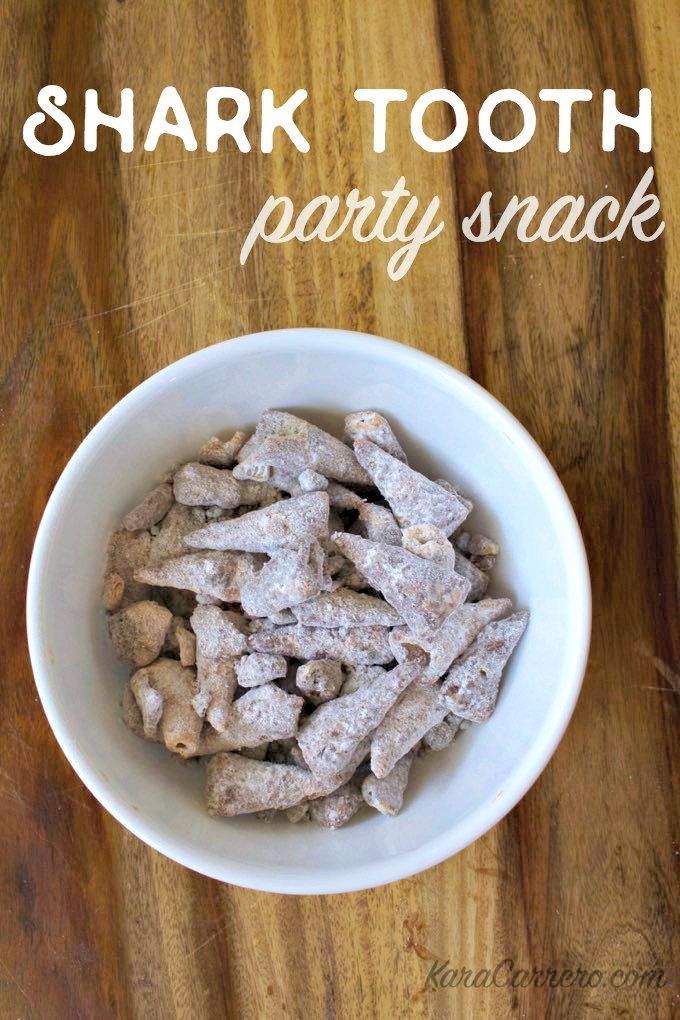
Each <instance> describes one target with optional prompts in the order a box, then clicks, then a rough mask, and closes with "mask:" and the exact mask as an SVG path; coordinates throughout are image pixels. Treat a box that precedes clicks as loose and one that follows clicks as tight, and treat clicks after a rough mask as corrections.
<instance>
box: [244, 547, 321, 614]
mask: <svg viewBox="0 0 680 1020" xmlns="http://www.w3.org/2000/svg"><path fill="white" fill-rule="evenodd" d="M325 586H326V578H325V576H324V551H323V549H322V548H321V546H320V545H319V543H318V542H317V541H316V539H315V538H312V539H306V540H304V541H302V542H301V544H300V545H299V547H298V548H297V549H277V550H276V551H275V552H274V553H273V555H272V557H271V559H270V560H269V562H268V563H265V565H264V566H263V567H262V569H261V570H260V571H259V573H257V574H255V575H254V576H253V577H251V578H250V579H249V580H248V581H246V583H245V584H244V585H243V586H242V588H241V604H242V606H243V609H244V612H246V613H248V615H249V616H270V615H271V614H272V613H278V612H280V611H281V610H283V609H289V608H291V607H294V606H298V605H299V603H304V602H307V601H308V600H309V599H313V598H314V597H315V596H316V595H318V594H319V593H320V591H321V589H322V588H323V587H325Z"/></svg>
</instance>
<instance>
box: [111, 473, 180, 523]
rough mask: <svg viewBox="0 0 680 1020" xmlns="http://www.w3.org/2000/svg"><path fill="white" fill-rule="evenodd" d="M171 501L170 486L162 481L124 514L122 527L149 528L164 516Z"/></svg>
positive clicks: (172, 500)
mask: <svg viewBox="0 0 680 1020" xmlns="http://www.w3.org/2000/svg"><path fill="white" fill-rule="evenodd" d="M173 502H174V499H173V495H172V486H171V485H168V483H167V482H162V483H161V484H160V485H157V486H156V488H155V489H152V490H151V492H149V493H148V495H146V496H145V497H144V499H143V500H142V502H141V503H138V505H137V506H136V507H134V508H133V509H132V510H130V512H129V513H128V514H126V515H125V517H124V518H123V527H124V528H127V530H128V531H140V530H146V529H148V528H151V527H152V526H153V525H154V524H158V522H159V521H161V520H162V519H163V518H164V517H165V515H166V514H167V512H168V510H169V509H170V507H171V506H172V504H173Z"/></svg>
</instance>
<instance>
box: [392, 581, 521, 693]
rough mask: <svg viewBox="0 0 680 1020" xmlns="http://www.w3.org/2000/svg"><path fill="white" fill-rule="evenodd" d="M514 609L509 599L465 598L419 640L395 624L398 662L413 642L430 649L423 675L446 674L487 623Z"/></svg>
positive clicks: (429, 678) (435, 677)
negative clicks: (431, 634)
mask: <svg viewBox="0 0 680 1020" xmlns="http://www.w3.org/2000/svg"><path fill="white" fill-rule="evenodd" d="M511 609H512V602H511V601H510V599H484V600H483V601H482V602H465V603H463V605H462V606H459V607H458V609H456V610H455V612H453V613H451V615H450V616H449V618H448V619H447V620H446V621H445V622H444V624H443V625H442V626H441V627H440V628H439V630H438V631H437V633H436V634H435V635H434V636H433V637H431V638H424V639H421V640H419V639H417V638H415V637H414V635H413V634H412V633H411V631H410V630H409V629H408V627H395V628H394V630H392V632H391V633H390V646H391V648H392V650H393V652H394V657H395V659H397V660H398V661H399V662H403V661H404V659H405V658H406V655H407V654H408V649H409V648H411V647H412V646H413V644H414V643H415V644H417V645H419V646H420V647H421V648H423V649H424V650H425V651H426V652H428V653H429V656H430V661H429V664H428V667H427V670H426V671H425V677H424V679H425V680H427V681H428V682H432V681H434V680H438V679H439V677H441V676H443V675H444V673H445V672H446V671H447V669H448V668H449V666H450V665H451V663H452V662H453V661H454V659H457V658H458V656H459V655H461V654H462V653H463V652H464V651H465V649H466V648H467V647H468V645H469V644H470V642H471V641H474V639H475V638H476V637H477V635H478V634H479V632H480V631H481V630H482V628H483V627H485V626H486V625H487V623H491V621H492V620H498V619H499V618H500V617H501V616H505V614H506V613H509V612H510V610H511Z"/></svg>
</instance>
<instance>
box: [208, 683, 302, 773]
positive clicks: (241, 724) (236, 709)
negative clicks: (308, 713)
mask: <svg viewBox="0 0 680 1020" xmlns="http://www.w3.org/2000/svg"><path fill="white" fill-rule="evenodd" d="M303 704H304V699H303V698H298V697H295V696H294V695H291V694H286V693H285V692H284V691H282V690H281V688H280V687H277V686H276V684H265V685H264V687H254V688H253V689H252V690H251V691H246V693H245V694H244V695H243V696H242V697H241V698H239V699H238V701H235V702H234V704H233V705H232V706H231V710H230V712H229V716H228V718H227V720H226V722H225V726H224V729H222V730H221V731H219V732H217V731H216V730H214V729H213V730H212V731H208V732H207V733H204V734H203V735H202V736H201V739H200V741H199V745H198V750H197V752H196V753H197V754H199V755H203V754H215V753H216V752H218V751H236V750H239V749H240V748H242V747H258V746H259V745H261V744H263V743H268V742H269V741H271V740H286V739H287V738H288V737H294V736H295V734H296V733H297V728H298V717H299V715H300V711H301V709H302V706H303Z"/></svg>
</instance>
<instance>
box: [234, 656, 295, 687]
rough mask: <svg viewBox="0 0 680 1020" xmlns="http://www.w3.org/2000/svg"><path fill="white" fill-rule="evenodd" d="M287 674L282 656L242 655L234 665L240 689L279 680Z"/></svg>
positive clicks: (286, 665)
mask: <svg viewBox="0 0 680 1020" xmlns="http://www.w3.org/2000/svg"><path fill="white" fill-rule="evenodd" d="M287 672H288V663H287V662H286V660H285V659H284V657H283V655H266V654H265V653H264V652H251V653H250V654H249V655H242V656H241V658H240V659H239V660H238V662H237V663H236V676H237V679H238V682H239V684H240V685H241V687H258V686H259V685H260V684H267V683H269V682H270V681H271V680H279V679H283V677H285V675H286V673H287Z"/></svg>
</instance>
